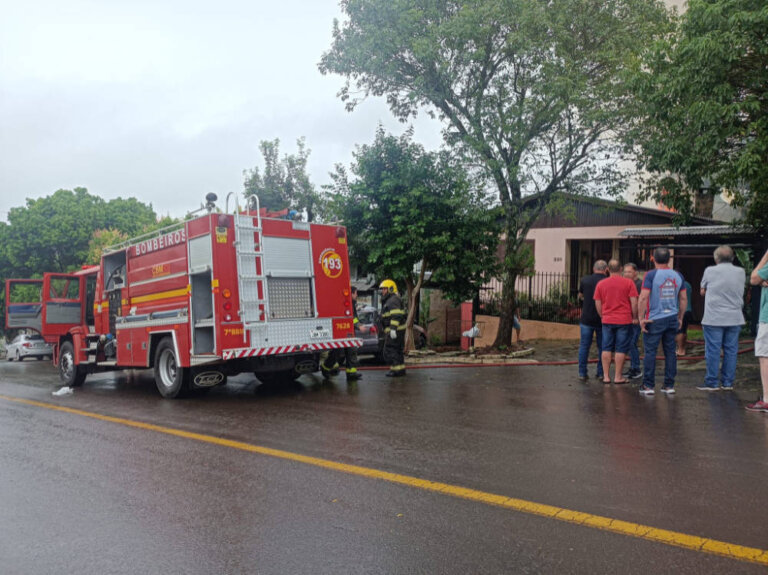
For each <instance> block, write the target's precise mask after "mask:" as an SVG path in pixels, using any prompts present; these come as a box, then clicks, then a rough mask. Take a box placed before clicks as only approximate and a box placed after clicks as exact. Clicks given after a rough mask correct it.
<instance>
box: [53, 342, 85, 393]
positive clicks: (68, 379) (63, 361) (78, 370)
mask: <svg viewBox="0 0 768 575" xmlns="http://www.w3.org/2000/svg"><path fill="white" fill-rule="evenodd" d="M85 376H86V371H85V370H84V369H83V368H82V367H81V366H79V365H75V346H74V345H72V342H71V341H65V342H64V343H63V344H61V352H60V353H59V378H60V379H61V382H62V383H63V384H64V385H65V386H67V387H80V386H81V385H83V382H85Z"/></svg>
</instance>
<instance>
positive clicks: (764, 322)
mask: <svg viewBox="0 0 768 575" xmlns="http://www.w3.org/2000/svg"><path fill="white" fill-rule="evenodd" d="M749 283H751V284H752V285H753V286H762V288H763V289H762V290H760V291H761V294H760V318H759V321H760V323H759V324H758V326H757V337H756V338H755V355H756V356H757V358H758V361H759V362H760V379H761V380H762V382H763V397H762V399H760V400H758V401H756V402H755V403H751V404H749V405H747V409H748V410H749V411H764V412H766V413H768V403H766V399H768V251H767V252H765V254H764V255H763V259H761V260H760V263H758V264H757V265H756V266H755V269H754V270H753V271H752V275H751V276H749Z"/></svg>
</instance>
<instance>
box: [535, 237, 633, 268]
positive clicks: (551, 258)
mask: <svg viewBox="0 0 768 575" xmlns="http://www.w3.org/2000/svg"><path fill="white" fill-rule="evenodd" d="M644 227H648V226H644ZM625 229H627V226H595V227H588V228H536V229H531V230H530V231H529V232H528V235H527V236H526V239H527V240H533V241H534V242H535V243H534V246H535V249H534V256H535V258H536V271H537V272H550V273H552V272H554V273H568V272H569V270H570V267H569V266H570V254H569V244H568V241H569V240H614V250H613V251H614V254H613V257H618V240H619V233H620V232H622V231H623V230H625Z"/></svg>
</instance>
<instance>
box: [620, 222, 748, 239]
mask: <svg viewBox="0 0 768 575" xmlns="http://www.w3.org/2000/svg"><path fill="white" fill-rule="evenodd" d="M753 234H754V232H753V231H752V230H751V229H749V228H745V227H734V226H731V225H718V226H682V227H679V228H675V227H671V226H659V227H654V228H627V229H625V230H622V231H621V232H619V236H621V237H624V238H669V237H689V236H750V235H753Z"/></svg>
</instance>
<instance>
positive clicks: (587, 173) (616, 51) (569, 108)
mask: <svg viewBox="0 0 768 575" xmlns="http://www.w3.org/2000/svg"><path fill="white" fill-rule="evenodd" d="M341 7H342V10H343V12H344V14H345V16H346V19H345V20H344V22H343V23H339V22H338V21H336V22H334V29H333V45H332V47H331V49H330V50H329V51H328V52H326V53H325V54H324V55H323V57H322V60H321V62H320V70H321V71H322V72H323V73H337V74H341V75H342V76H345V77H346V78H347V83H346V85H345V87H344V88H343V89H342V90H341V92H340V97H341V98H342V100H343V101H345V102H346V103H347V108H348V109H350V110H351V109H354V107H355V105H356V104H357V103H358V102H359V101H360V100H361V99H362V98H364V97H366V96H369V95H373V96H386V99H387V103H388V104H389V107H390V110H391V111H392V113H393V114H394V115H395V116H396V117H398V118H400V119H401V120H405V119H407V118H409V117H411V116H413V115H416V114H417V113H418V111H419V110H420V109H426V110H427V111H428V112H429V113H430V114H432V115H434V116H437V117H439V119H440V120H442V121H443V123H444V126H445V129H444V138H445V140H446V142H447V143H448V144H449V145H450V146H452V147H457V148H458V149H461V150H462V151H464V152H465V153H466V154H467V158H468V159H469V160H471V161H473V162H475V163H476V164H477V165H478V166H479V167H481V168H482V169H483V170H485V172H486V174H487V175H488V176H489V177H490V179H491V181H492V182H493V183H494V185H495V188H496V191H497V193H498V200H499V203H500V205H501V209H502V212H503V221H504V239H503V242H504V253H505V261H504V271H503V275H502V279H503V280H504V287H503V290H502V317H501V321H500V326H499V332H498V336H497V338H496V341H495V342H494V345H495V346H497V347H498V346H503V345H509V343H510V341H511V337H512V317H513V310H514V299H515V289H514V288H515V283H516V279H517V276H518V274H520V273H522V271H523V270H524V265H525V264H526V263H527V261H524V260H527V258H525V257H522V256H521V253H522V252H521V249H522V247H523V243H524V240H525V236H526V234H527V232H528V230H529V229H530V227H531V225H532V224H533V222H534V221H535V220H536V218H537V217H538V215H539V214H540V213H541V211H542V210H543V209H545V208H546V206H547V204H548V202H549V200H550V198H552V197H553V195H554V194H555V193H557V192H558V191H567V192H571V193H595V194H603V195H605V194H617V193H619V192H620V191H622V189H623V185H624V178H623V177H622V174H621V172H620V170H619V168H618V165H619V164H618V160H619V158H620V147H619V146H618V143H617V140H616V134H617V132H618V131H619V130H620V129H621V127H622V126H623V125H624V123H625V121H626V118H627V116H626V111H627V108H628V104H629V101H630V99H631V98H630V96H629V94H627V93H626V91H625V90H624V89H623V86H622V84H621V83H620V82H619V74H620V73H621V72H622V71H624V70H625V69H626V68H627V67H628V65H629V64H630V63H631V62H632V61H633V59H635V58H636V57H637V52H638V50H639V49H640V48H641V47H642V46H643V45H644V44H646V43H647V42H648V41H649V40H650V38H652V37H653V35H654V34H655V33H656V32H657V30H659V29H660V28H661V26H662V25H663V23H664V22H665V17H666V11H665V9H664V8H663V6H662V5H661V3H659V2H656V1H654V0H547V1H544V0H463V1H460V0H345V1H343V2H342V3H341ZM352 83H354V87H355V88H356V90H357V91H358V93H353V91H352V89H351V84H352ZM526 193H538V198H539V199H538V201H536V202H529V203H526V204H524V203H523V196H524V195H525V194H526Z"/></svg>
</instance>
